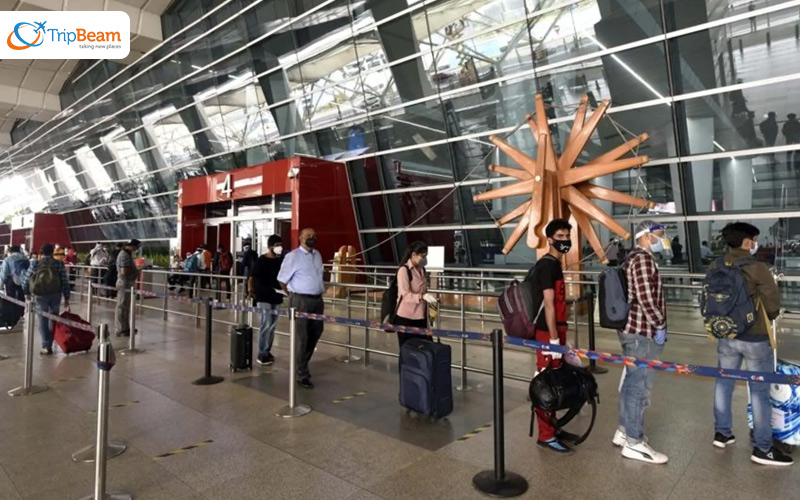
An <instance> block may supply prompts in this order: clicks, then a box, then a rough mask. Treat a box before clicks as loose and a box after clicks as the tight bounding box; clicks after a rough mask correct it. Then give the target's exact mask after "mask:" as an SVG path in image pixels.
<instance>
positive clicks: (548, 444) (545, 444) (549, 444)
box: [536, 438, 572, 455]
mask: <svg viewBox="0 0 800 500" xmlns="http://www.w3.org/2000/svg"><path fill="white" fill-rule="evenodd" d="M536 446H538V447H539V448H544V449H546V450H550V451H554V452H556V453H563V454H565V455H566V454H569V453H572V448H570V447H569V446H567V445H565V444H564V443H562V442H561V441H559V440H558V439H557V438H552V439H548V440H547V441H536Z"/></svg>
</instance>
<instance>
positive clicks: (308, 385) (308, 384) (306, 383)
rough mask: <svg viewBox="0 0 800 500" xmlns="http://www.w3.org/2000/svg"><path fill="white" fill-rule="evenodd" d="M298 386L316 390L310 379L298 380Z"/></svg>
mask: <svg viewBox="0 0 800 500" xmlns="http://www.w3.org/2000/svg"><path fill="white" fill-rule="evenodd" d="M297 385H299V386H300V387H302V388H303V389H313V388H314V384H312V383H311V379H309V378H304V379H302V380H298V381H297Z"/></svg>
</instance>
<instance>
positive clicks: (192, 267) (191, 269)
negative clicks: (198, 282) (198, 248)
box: [183, 254, 200, 273]
mask: <svg viewBox="0 0 800 500" xmlns="http://www.w3.org/2000/svg"><path fill="white" fill-rule="evenodd" d="M183 270H184V271H186V272H188V273H196V272H197V271H199V270H200V265H199V264H198V263H197V254H192V255H191V256H190V257H187V258H186V260H185V261H184V262H183Z"/></svg>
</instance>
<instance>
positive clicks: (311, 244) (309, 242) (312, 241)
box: [306, 238, 317, 248]
mask: <svg viewBox="0 0 800 500" xmlns="http://www.w3.org/2000/svg"><path fill="white" fill-rule="evenodd" d="M316 244H317V239H316V238H306V246H307V247H308V248H314V245H316Z"/></svg>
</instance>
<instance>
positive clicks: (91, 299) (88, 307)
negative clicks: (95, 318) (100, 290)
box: [86, 280, 94, 323]
mask: <svg viewBox="0 0 800 500" xmlns="http://www.w3.org/2000/svg"><path fill="white" fill-rule="evenodd" d="M93 285H94V283H92V282H91V280H90V281H89V292H88V293H87V296H88V301H87V304H86V321H88V322H89V323H91V322H92V308H93V306H92V302H94V286H93Z"/></svg>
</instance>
